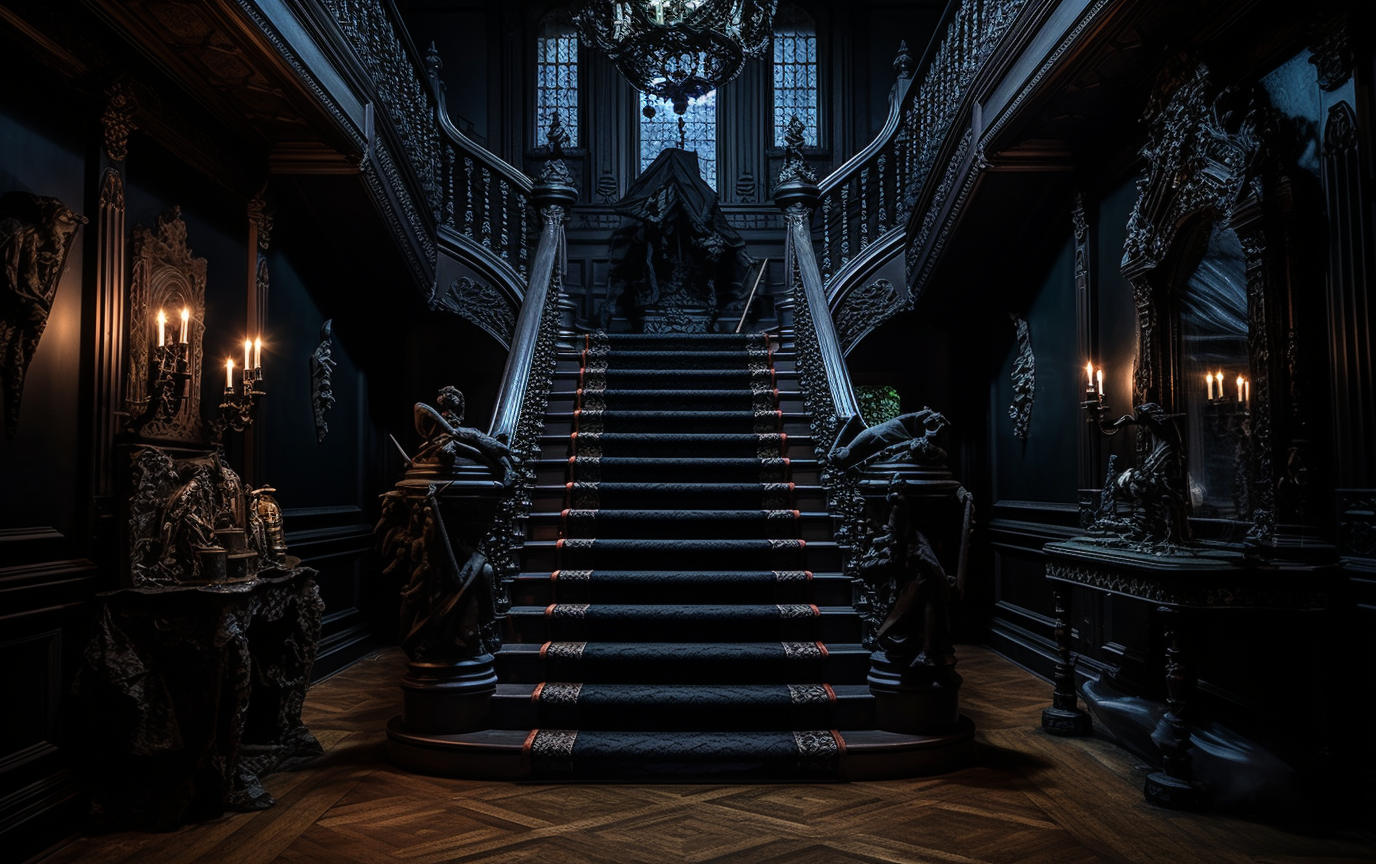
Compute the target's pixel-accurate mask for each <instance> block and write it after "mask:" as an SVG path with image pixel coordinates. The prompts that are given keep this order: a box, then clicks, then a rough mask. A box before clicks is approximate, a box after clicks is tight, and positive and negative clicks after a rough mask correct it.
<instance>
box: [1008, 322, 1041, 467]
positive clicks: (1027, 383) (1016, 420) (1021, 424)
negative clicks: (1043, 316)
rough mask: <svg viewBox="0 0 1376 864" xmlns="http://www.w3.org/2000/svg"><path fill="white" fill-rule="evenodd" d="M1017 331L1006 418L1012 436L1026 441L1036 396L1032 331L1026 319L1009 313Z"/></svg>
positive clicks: (1035, 369)
mask: <svg viewBox="0 0 1376 864" xmlns="http://www.w3.org/2000/svg"><path fill="white" fill-rule="evenodd" d="M1008 317H1009V318H1012V319H1013V326H1014V328H1015V329H1016V330H1017V338H1018V356H1017V359H1015V360H1014V361H1013V373H1012V376H1013V402H1012V404H1010V405H1009V406H1008V416H1009V418H1011V419H1012V421H1013V435H1014V437H1016V438H1019V439H1021V440H1023V441H1026V440H1027V427H1028V425H1029V424H1030V423H1031V422H1032V403H1033V400H1034V399H1036V396H1037V358H1036V357H1035V356H1034V355H1033V354H1032V331H1031V328H1029V327H1028V326H1027V319H1026V318H1024V317H1022V316H1021V315H1017V314H1012V313H1010V314H1009V316H1008Z"/></svg>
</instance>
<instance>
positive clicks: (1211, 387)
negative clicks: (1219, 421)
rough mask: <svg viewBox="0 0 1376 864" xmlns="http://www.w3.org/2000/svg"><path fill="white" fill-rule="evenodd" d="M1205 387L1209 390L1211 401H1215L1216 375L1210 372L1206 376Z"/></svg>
mask: <svg viewBox="0 0 1376 864" xmlns="http://www.w3.org/2000/svg"><path fill="white" fill-rule="evenodd" d="M1204 386H1205V387H1207V388H1208V390H1209V401H1210V402H1212V401H1214V373H1212V372H1210V373H1209V374H1207V375H1205V376H1204Z"/></svg>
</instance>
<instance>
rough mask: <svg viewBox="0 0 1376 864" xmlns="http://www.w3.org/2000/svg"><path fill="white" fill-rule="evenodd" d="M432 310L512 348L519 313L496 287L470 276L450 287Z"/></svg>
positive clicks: (462, 278) (460, 278) (452, 283)
mask: <svg viewBox="0 0 1376 864" xmlns="http://www.w3.org/2000/svg"><path fill="white" fill-rule="evenodd" d="M432 308H435V309H442V310H444V311H446V312H452V313H453V314H455V315H458V316H459V317H461V318H463V319H464V320H466V321H468V322H470V323H472V324H474V325H476V326H478V327H481V328H482V329H483V330H485V331H487V332H488V333H489V334H491V336H492V338H494V339H496V340H497V341H498V342H500V343H502V345H503V346H509V345H511V340H512V338H513V336H514V334H515V332H516V310H515V309H513V308H512V307H511V305H510V303H509V302H508V300H507V297H506V295H505V294H503V293H502V292H501V291H500V290H498V289H497V288H496V287H495V286H493V285H491V284H489V283H487V282H481V281H479V280H477V279H473V278H471V277H468V276H460V277H459V278H458V279H455V280H454V281H453V282H451V283H450V284H449V290H447V291H446V292H445V293H444V294H443V295H442V296H440V297H439V298H438V299H437V300H436V301H435V303H434V304H433V306H432Z"/></svg>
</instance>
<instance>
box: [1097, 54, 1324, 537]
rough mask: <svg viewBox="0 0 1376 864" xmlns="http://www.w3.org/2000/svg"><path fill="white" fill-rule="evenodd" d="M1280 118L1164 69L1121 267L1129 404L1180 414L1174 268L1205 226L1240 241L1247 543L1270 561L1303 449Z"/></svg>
mask: <svg viewBox="0 0 1376 864" xmlns="http://www.w3.org/2000/svg"><path fill="white" fill-rule="evenodd" d="M1275 118H1276V115H1275V113H1274V111H1273V110H1272V109H1271V108H1270V107H1269V105H1268V104H1267V102H1266V99H1265V97H1264V95H1262V94H1261V92H1260V91H1259V90H1254V89H1240V88H1219V87H1217V86H1215V84H1214V83H1213V81H1212V79H1211V75H1210V72H1209V69H1208V67H1207V66H1204V65H1203V64H1195V65H1191V64H1187V63H1183V62H1177V65H1176V66H1175V67H1174V68H1173V69H1168V70H1167V71H1166V72H1165V73H1163V75H1162V78H1161V80H1159V81H1158V84H1157V88H1156V90H1155V91H1154V93H1153V96H1152V101H1151V103H1150V105H1149V106H1148V111H1147V117H1146V120H1147V124H1148V134H1147V141H1146V144H1145V145H1144V146H1143V148H1142V151H1141V153H1142V156H1143V158H1145V159H1146V161H1147V170H1146V173H1145V175H1144V176H1143V178H1142V179H1141V180H1140V181H1139V182H1138V199H1137V202H1136V204H1135V205H1134V207H1133V210H1132V213H1131V215H1130V216H1129V218H1128V232H1127V233H1128V236H1127V240H1126V242H1125V243H1124V249H1123V260H1122V267H1121V269H1122V273H1123V276H1124V277H1125V278H1126V279H1127V280H1128V281H1129V283H1130V284H1131V285H1132V291H1133V302H1134V304H1135V306H1136V310H1137V323H1138V331H1139V335H1138V351H1137V361H1136V366H1135V368H1134V370H1133V398H1134V403H1135V404H1142V403H1144V402H1157V403H1160V404H1161V405H1163V406H1165V407H1166V408H1167V409H1168V410H1178V409H1179V408H1180V407H1181V402H1182V399H1181V393H1180V392H1179V390H1178V388H1179V387H1180V386H1181V382H1180V379H1179V371H1178V369H1179V359H1180V358H1179V356H1178V347H1177V346H1178V340H1177V334H1176V332H1175V331H1176V327H1177V326H1178V321H1177V320H1176V319H1175V314H1174V297H1175V293H1176V290H1177V287H1178V283H1179V282H1180V277H1181V273H1180V268H1179V267H1178V266H1172V265H1177V264H1178V262H1179V261H1180V259H1181V257H1182V255H1184V254H1187V253H1188V246H1189V244H1191V243H1192V242H1197V241H1199V240H1200V234H1201V232H1200V231H1199V229H1200V228H1201V227H1205V228H1206V227H1207V226H1208V225H1209V224H1212V223H1218V224H1222V225H1225V226H1226V227H1228V228H1231V229H1232V230H1233V231H1234V232H1235V233H1236V234H1237V237H1238V240H1239V241H1240V243H1241V245H1242V250H1243V255H1244V259H1245V266H1246V291H1247V310H1248V312H1247V314H1248V340H1247V341H1248V353H1249V355H1250V375H1251V381H1252V385H1253V394H1252V442H1253V446H1252V452H1253V454H1254V460H1253V465H1252V474H1253V490H1252V496H1251V501H1252V502H1253V504H1254V512H1253V524H1252V526H1251V529H1250V531H1249V534H1248V543H1249V547H1251V548H1252V549H1253V550H1256V551H1259V552H1260V554H1264V555H1265V554H1269V553H1268V552H1267V551H1266V550H1267V549H1273V547H1274V546H1275V545H1276V543H1277V540H1276V531H1277V525H1278V514H1277V500H1276V499H1277V495H1276V492H1277V488H1278V487H1279V486H1281V485H1284V483H1285V482H1286V478H1285V477H1283V476H1282V474H1283V469H1282V467H1281V466H1282V465H1290V466H1294V465H1296V464H1297V463H1298V464H1303V459H1302V454H1300V458H1298V459H1297V449H1296V448H1298V447H1302V446H1303V442H1302V441H1300V440H1298V439H1297V437H1296V434H1295V432H1296V430H1295V429H1294V428H1293V426H1294V424H1293V423H1292V422H1290V421H1291V420H1292V417H1293V415H1294V411H1295V410H1296V408H1297V406H1296V405H1295V404H1294V403H1295V402H1296V398H1297V397H1296V395H1295V394H1296V393H1297V392H1298V389H1297V386H1296V384H1297V381H1298V372H1297V368H1296V362H1297V361H1296V362H1288V361H1286V360H1285V358H1287V357H1289V358H1291V359H1292V360H1293V359H1295V358H1294V355H1295V353H1296V352H1295V348H1294V339H1293V335H1292V334H1293V320H1291V317H1290V314H1291V313H1290V312H1289V310H1290V309H1291V308H1292V305H1291V304H1290V303H1289V296H1290V291H1291V285H1290V281H1289V269H1288V267H1287V263H1288V259H1289V255H1290V249H1289V236H1288V231H1287V229H1286V224H1285V220H1286V216H1287V215H1288V214H1289V212H1290V210H1291V206H1292V199H1293V196H1292V193H1291V187H1290V183H1289V179H1288V177H1287V176H1286V173H1285V171H1284V170H1283V168H1282V166H1281V164H1280V161H1279V159H1278V158H1277V157H1276V156H1275V155H1274V152H1273V150H1272V148H1271V147H1270V146H1269V142H1270V141H1272V140H1274V136H1275V132H1276V129H1275V126H1276V119H1275ZM1204 233H1207V232H1204ZM1287 334H1290V335H1287ZM1278 454H1284V459H1283V460H1282V459H1279V458H1278ZM1292 479H1293V478H1292Z"/></svg>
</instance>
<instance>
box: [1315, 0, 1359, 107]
mask: <svg viewBox="0 0 1376 864" xmlns="http://www.w3.org/2000/svg"><path fill="white" fill-rule="evenodd" d="M1310 50H1311V51H1312V52H1313V53H1312V54H1311V55H1310V57H1309V62H1310V63H1313V64H1314V74H1315V75H1317V76H1318V79H1319V86H1320V87H1322V88H1323V89H1324V90H1326V91H1328V92H1330V93H1331V92H1333V91H1334V90H1337V89H1338V88H1339V87H1341V86H1343V85H1344V84H1346V83H1347V80H1348V79H1349V78H1351V77H1352V66H1353V62H1354V57H1353V54H1352V36H1351V34H1350V33H1349V31H1348V13H1347V12H1343V13H1342V14H1341V15H1336V16H1334V17H1332V18H1330V19H1328V20H1327V21H1325V22H1323V23H1322V24H1320V25H1319V26H1317V27H1315V28H1314V35H1313V42H1312V44H1311V45H1310Z"/></svg>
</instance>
